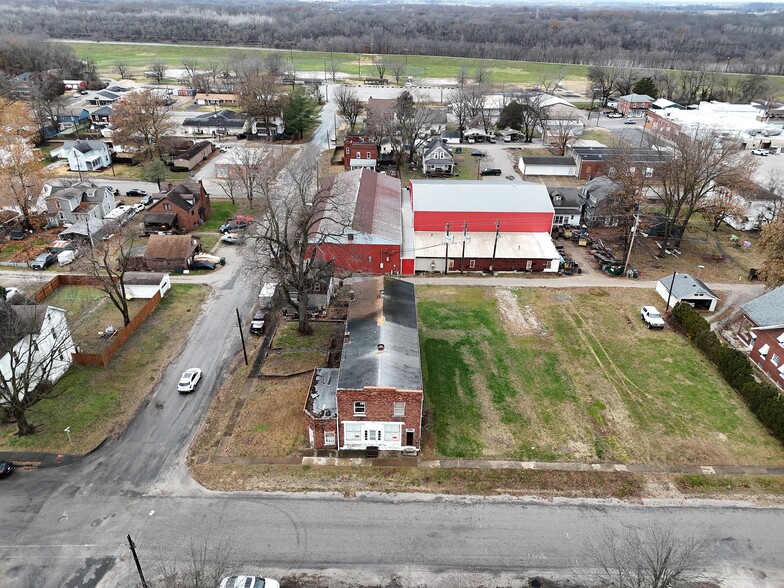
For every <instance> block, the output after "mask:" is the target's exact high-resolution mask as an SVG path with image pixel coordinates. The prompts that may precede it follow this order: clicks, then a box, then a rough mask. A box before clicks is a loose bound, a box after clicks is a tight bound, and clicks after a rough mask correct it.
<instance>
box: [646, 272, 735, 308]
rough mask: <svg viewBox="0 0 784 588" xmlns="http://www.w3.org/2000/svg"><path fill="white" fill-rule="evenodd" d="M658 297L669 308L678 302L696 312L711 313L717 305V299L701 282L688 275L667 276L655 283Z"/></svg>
mask: <svg viewBox="0 0 784 588" xmlns="http://www.w3.org/2000/svg"><path fill="white" fill-rule="evenodd" d="M656 291H657V292H658V293H659V296H661V297H662V299H663V300H664V301H665V303H666V302H667V300H669V302H670V308H672V307H673V306H675V305H676V304H677V303H678V302H685V303H687V304H690V305H691V306H693V307H694V308H696V309H697V310H707V311H709V312H713V311H714V310H716V305H717V304H718V303H719V297H718V296H716V294H714V293H713V291H712V290H711V289H710V288H708V287H707V286H706V285H705V284H704V283H703V282H702V280H700V279H699V278H695V277H694V276H691V275H689V274H678V273H676V274H669V275H666V276H664V277H663V278H661V279H660V280H659V281H658V282H656Z"/></svg>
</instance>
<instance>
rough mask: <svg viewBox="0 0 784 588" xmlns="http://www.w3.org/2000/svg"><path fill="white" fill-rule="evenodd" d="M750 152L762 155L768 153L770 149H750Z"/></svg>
mask: <svg viewBox="0 0 784 588" xmlns="http://www.w3.org/2000/svg"><path fill="white" fill-rule="evenodd" d="M751 152H752V153H753V154H754V155H762V156H767V155H770V151H768V150H767V149H752V150H751Z"/></svg>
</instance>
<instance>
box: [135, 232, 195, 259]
mask: <svg viewBox="0 0 784 588" xmlns="http://www.w3.org/2000/svg"><path fill="white" fill-rule="evenodd" d="M197 245H198V241H197V240H196V239H194V238H193V237H191V236H190V235H150V240H149V241H148V242H147V249H145V250H144V257H146V258H147V259H175V260H178V261H179V260H183V259H187V258H189V257H190V256H191V255H193V252H194V251H195V250H196V246H197Z"/></svg>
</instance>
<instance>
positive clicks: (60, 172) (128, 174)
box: [52, 163, 190, 182]
mask: <svg viewBox="0 0 784 588" xmlns="http://www.w3.org/2000/svg"><path fill="white" fill-rule="evenodd" d="M112 167H113V168H114V169H112ZM112 167H107V168H104V169H102V170H97V171H91V172H90V178H97V179H100V180H112V179H114V178H117V179H118V180H139V181H146V180H144V178H142V173H143V172H144V166H141V165H128V164H126V163H115V164H114V165H113V166H112ZM52 173H53V174H54V175H55V176H58V177H63V178H72V179H79V172H75V171H71V170H69V169H68V166H67V165H60V166H58V167H55V168H53V169H52ZM82 175H85V173H84V172H82ZM189 177H190V174H189V173H188V172H187V171H182V172H179V171H178V172H173V171H171V170H166V180H165V181H167V182H179V181H182V180H187V179H188V178H189Z"/></svg>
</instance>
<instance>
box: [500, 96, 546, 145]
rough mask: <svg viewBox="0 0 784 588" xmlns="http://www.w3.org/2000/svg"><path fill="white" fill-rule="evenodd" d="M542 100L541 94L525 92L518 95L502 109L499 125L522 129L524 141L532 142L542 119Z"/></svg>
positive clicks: (517, 129)
mask: <svg viewBox="0 0 784 588" xmlns="http://www.w3.org/2000/svg"><path fill="white" fill-rule="evenodd" d="M540 102H541V100H540V96H539V95H536V94H534V95H532V94H530V93H524V94H520V95H519V96H516V97H515V99H514V100H512V101H511V102H510V103H509V104H507V105H506V106H504V108H503V109H502V110H501V116H500V117H499V119H498V126H499V127H500V128H506V127H509V128H510V129H514V130H516V131H520V132H521V133H523V139H524V141H525V142H526V143H531V142H532V141H533V139H534V133H535V132H536V129H537V128H538V127H539V124H540V123H541V120H542V114H543V109H542V107H541V106H540Z"/></svg>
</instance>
